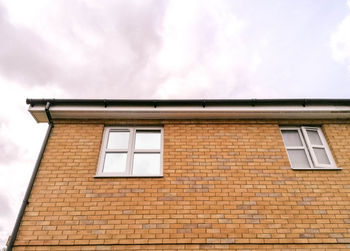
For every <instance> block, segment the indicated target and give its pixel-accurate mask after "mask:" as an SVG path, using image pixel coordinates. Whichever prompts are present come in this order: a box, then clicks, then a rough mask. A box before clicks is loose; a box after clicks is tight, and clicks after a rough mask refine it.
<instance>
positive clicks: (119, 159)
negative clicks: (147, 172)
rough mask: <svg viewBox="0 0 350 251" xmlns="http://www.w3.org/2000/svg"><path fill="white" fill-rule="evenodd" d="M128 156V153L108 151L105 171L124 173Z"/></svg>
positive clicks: (104, 166)
mask: <svg viewBox="0 0 350 251" xmlns="http://www.w3.org/2000/svg"><path fill="white" fill-rule="evenodd" d="M126 157H127V154H126V153H106V157H105V163H104V165H103V172H104V173H124V172H125V169H126Z"/></svg>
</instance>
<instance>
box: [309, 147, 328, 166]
mask: <svg viewBox="0 0 350 251" xmlns="http://www.w3.org/2000/svg"><path fill="white" fill-rule="evenodd" d="M313 149H314V151H315V155H316V158H317V161H318V163H320V164H326V165H330V164H331V162H330V161H329V159H328V156H327V153H326V150H325V149H324V148H315V147H314V148H313Z"/></svg>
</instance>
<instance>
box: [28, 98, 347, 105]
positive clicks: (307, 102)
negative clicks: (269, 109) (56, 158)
mask: <svg viewBox="0 0 350 251" xmlns="http://www.w3.org/2000/svg"><path fill="white" fill-rule="evenodd" d="M47 102H49V103H50V104H51V105H71V106H75V105H76V106H104V107H107V106H153V107H158V106H203V107H207V106H292V105H296V106H310V105H328V106H329V105H338V106H339V105H345V106H348V105H350V99H169V100H165V99H27V104H29V105H31V106H35V105H46V104H47Z"/></svg>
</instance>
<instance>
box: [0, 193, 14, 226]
mask: <svg viewBox="0 0 350 251" xmlns="http://www.w3.org/2000/svg"><path fill="white" fill-rule="evenodd" d="M12 214H13V209H12V208H11V206H10V203H9V199H8V197H7V196H5V195H4V194H2V193H0V216H1V218H6V217H8V216H12ZM0 227H3V226H1V225H0ZM0 230H1V229H0Z"/></svg>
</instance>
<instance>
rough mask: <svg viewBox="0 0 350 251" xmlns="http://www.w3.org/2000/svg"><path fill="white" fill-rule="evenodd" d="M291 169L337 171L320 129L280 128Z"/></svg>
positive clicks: (307, 127) (303, 127)
mask: <svg viewBox="0 0 350 251" xmlns="http://www.w3.org/2000/svg"><path fill="white" fill-rule="evenodd" d="M281 133H282V138H283V141H284V145H285V147H286V150H287V153H288V158H289V161H290V164H291V166H292V168H293V169H339V168H337V166H336V164H335V161H334V159H333V157H332V154H331V151H330V149H329V147H328V144H327V142H326V139H325V137H324V136H323V133H322V130H321V128H320V127H311V126H299V127H281Z"/></svg>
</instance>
